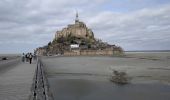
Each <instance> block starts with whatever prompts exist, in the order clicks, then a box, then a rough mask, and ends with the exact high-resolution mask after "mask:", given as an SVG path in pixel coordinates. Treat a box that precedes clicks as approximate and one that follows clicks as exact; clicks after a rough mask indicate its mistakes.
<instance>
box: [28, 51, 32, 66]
mask: <svg viewBox="0 0 170 100" xmlns="http://www.w3.org/2000/svg"><path fill="white" fill-rule="evenodd" d="M29 61H30V64H31V63H32V53H29Z"/></svg>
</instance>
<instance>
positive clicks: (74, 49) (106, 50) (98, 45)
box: [35, 13, 123, 56]
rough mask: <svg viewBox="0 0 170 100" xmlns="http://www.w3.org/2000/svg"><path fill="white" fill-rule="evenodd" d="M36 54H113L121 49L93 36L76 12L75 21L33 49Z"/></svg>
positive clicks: (118, 52)
mask: <svg viewBox="0 0 170 100" xmlns="http://www.w3.org/2000/svg"><path fill="white" fill-rule="evenodd" d="M35 52H36V53H37V55H66V56H75V55H76V56H77V55H109V56H111V55H113V54H122V53H123V49H122V48H121V47H119V46H116V45H110V44H108V43H107V42H102V41H101V40H99V39H96V38H95V37H94V33H93V32H92V30H91V29H89V28H88V27H87V26H86V24H85V23H84V22H81V21H79V16H78V13H76V18H75V23H74V24H69V25H67V27H65V28H63V29H62V30H60V31H57V32H56V33H55V37H54V39H53V41H52V42H49V43H48V44H47V45H45V46H43V47H39V48H37V49H36V50H35Z"/></svg>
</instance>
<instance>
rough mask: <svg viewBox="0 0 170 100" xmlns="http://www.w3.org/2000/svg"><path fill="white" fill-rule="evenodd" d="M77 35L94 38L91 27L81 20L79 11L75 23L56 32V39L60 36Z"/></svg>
mask: <svg viewBox="0 0 170 100" xmlns="http://www.w3.org/2000/svg"><path fill="white" fill-rule="evenodd" d="M68 36H75V37H80V38H87V39H94V34H93V32H92V30H91V29H89V28H87V27H86V24H84V23H83V22H81V21H79V18H78V13H76V19H75V23H74V24H70V25H68V26H67V27H66V28H63V29H62V30H61V31H57V32H56V34H55V39H58V38H60V37H68Z"/></svg>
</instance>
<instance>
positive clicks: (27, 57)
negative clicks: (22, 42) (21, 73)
mask: <svg viewBox="0 0 170 100" xmlns="http://www.w3.org/2000/svg"><path fill="white" fill-rule="evenodd" d="M25 58H26V62H28V60H29V53H27V54H26V55H25Z"/></svg>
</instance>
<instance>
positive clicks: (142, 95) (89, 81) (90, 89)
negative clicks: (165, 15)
mask: <svg viewBox="0 0 170 100" xmlns="http://www.w3.org/2000/svg"><path fill="white" fill-rule="evenodd" d="M169 56H170V53H167V54H163V55H162V54H161V53H160V54H153V53H151V54H150V53H149V54H145V53H144V54H141V53H140V54H133V56H132V54H130V55H129V54H128V56H126V57H45V58H42V61H43V64H44V66H45V69H46V73H47V78H48V81H49V86H50V90H51V92H52V94H53V96H54V99H55V100H170V85H168V84H169V83H170V63H169V61H170V59H169V58H168V57H169ZM141 57H142V59H141ZM155 57H156V58H159V59H156V60H155ZM112 69H115V70H120V71H126V72H127V74H128V76H129V77H131V78H132V80H131V82H130V84H128V85H124V86H120V85H115V84H113V83H112V82H110V81H109V79H110V76H111V74H112Z"/></svg>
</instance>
